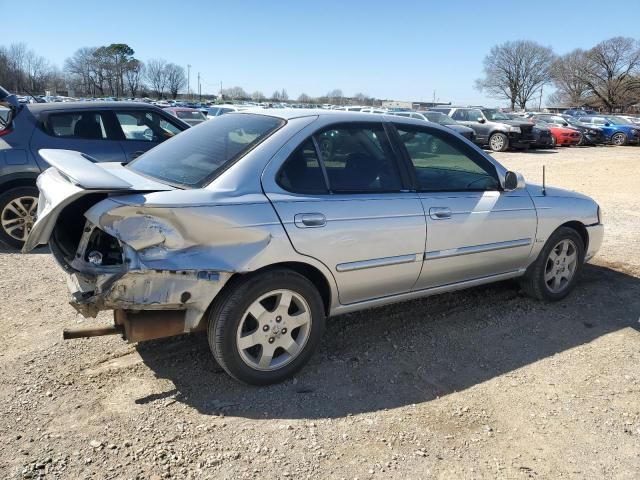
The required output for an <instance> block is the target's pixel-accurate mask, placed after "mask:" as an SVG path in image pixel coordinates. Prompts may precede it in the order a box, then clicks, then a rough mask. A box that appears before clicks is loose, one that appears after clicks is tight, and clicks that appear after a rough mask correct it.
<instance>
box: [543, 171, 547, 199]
mask: <svg viewBox="0 0 640 480" xmlns="http://www.w3.org/2000/svg"><path fill="white" fill-rule="evenodd" d="M542 195H545V196H546V195H547V188H546V186H545V171H544V165H542Z"/></svg>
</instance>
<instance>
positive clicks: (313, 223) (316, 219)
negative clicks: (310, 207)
mask: <svg viewBox="0 0 640 480" xmlns="http://www.w3.org/2000/svg"><path fill="white" fill-rule="evenodd" d="M294 223H295V224H296V227H300V228H307V227H324V226H325V225H326V224H327V219H326V217H325V216H324V215H323V214H321V213H298V214H296V216H295V217H294Z"/></svg>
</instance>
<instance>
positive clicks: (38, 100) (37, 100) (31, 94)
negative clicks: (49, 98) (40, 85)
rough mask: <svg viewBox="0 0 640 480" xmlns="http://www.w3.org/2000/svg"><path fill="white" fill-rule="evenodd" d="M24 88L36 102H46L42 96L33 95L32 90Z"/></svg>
mask: <svg viewBox="0 0 640 480" xmlns="http://www.w3.org/2000/svg"><path fill="white" fill-rule="evenodd" d="M23 90H24V91H25V92H27V94H28V95H29V96H30V97H31V98H33V99H34V100H35V101H36V103H45V102H44V100H42V99H41V98H36V97H35V96H34V95H33V93H31V92H30V91H29V90H27V89H26V88H23Z"/></svg>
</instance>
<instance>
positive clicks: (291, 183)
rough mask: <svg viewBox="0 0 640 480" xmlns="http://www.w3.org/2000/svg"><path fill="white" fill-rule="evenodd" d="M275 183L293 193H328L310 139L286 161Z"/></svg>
mask: <svg viewBox="0 0 640 480" xmlns="http://www.w3.org/2000/svg"><path fill="white" fill-rule="evenodd" d="M276 181H277V182H278V185H280V186H281V187H282V188H283V189H285V190H287V191H288V192H293V193H304V194H323V193H329V191H328V189H327V186H326V184H325V180H324V174H323V172H322V167H321V166H320V161H319V159H318V154H317V153H316V149H315V145H314V144H313V140H312V139H311V138H309V139H307V140H306V141H305V142H304V143H303V144H302V145H300V146H299V147H298V148H297V149H296V150H295V151H294V152H293V153H292V154H291V156H290V157H289V158H288V159H287V161H286V162H285V164H284V165H283V167H282V169H280V172H279V173H278V176H277V179H276Z"/></svg>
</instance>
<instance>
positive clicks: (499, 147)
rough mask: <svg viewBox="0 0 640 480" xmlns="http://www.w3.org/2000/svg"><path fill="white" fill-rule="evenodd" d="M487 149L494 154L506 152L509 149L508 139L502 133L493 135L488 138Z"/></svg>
mask: <svg viewBox="0 0 640 480" xmlns="http://www.w3.org/2000/svg"><path fill="white" fill-rule="evenodd" d="M489 147H491V150H493V151H494V152H506V151H507V148H509V138H508V137H507V136H506V135H505V134H504V133H499V132H498V133H494V134H493V135H491V137H489Z"/></svg>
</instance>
